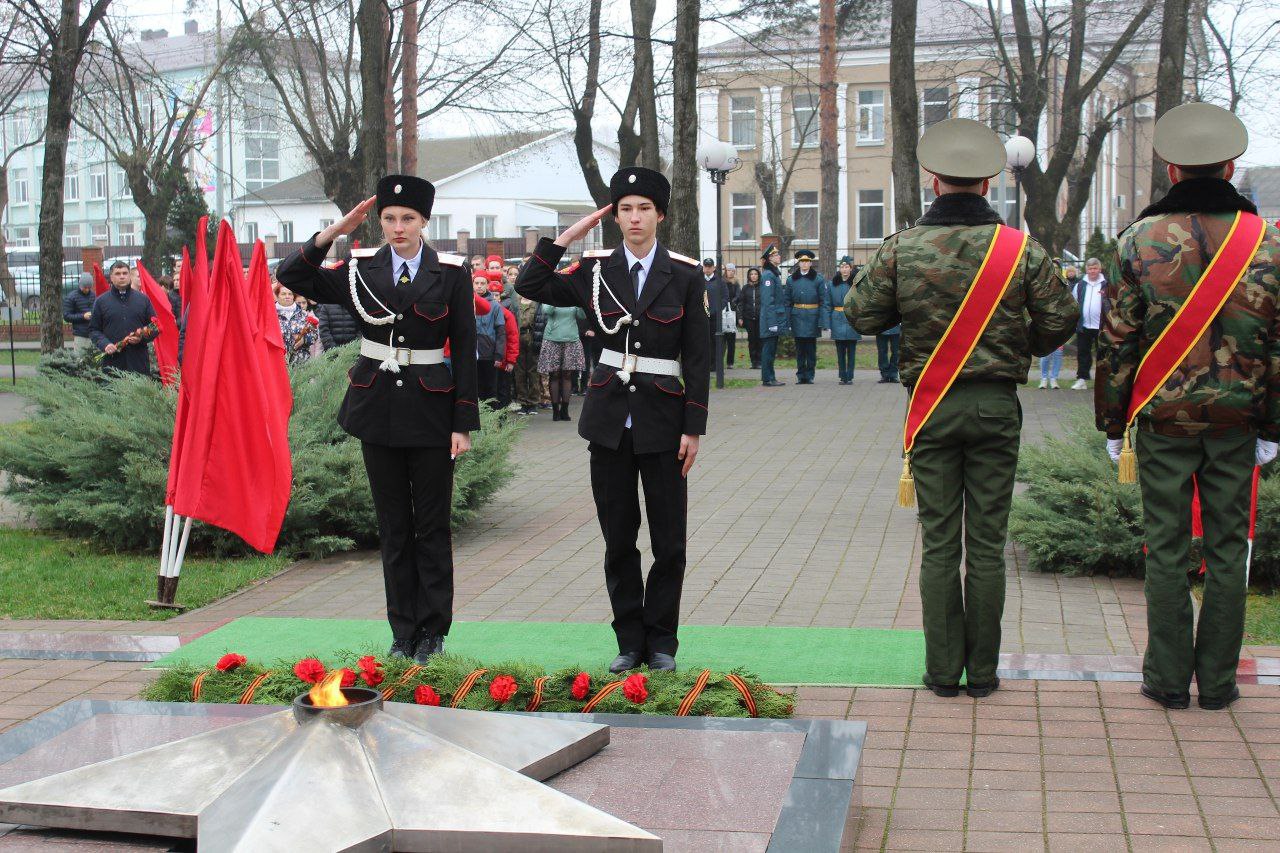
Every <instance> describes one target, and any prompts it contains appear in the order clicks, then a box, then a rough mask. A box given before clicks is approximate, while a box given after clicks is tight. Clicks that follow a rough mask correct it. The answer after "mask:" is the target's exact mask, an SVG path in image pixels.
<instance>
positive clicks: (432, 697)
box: [413, 684, 440, 705]
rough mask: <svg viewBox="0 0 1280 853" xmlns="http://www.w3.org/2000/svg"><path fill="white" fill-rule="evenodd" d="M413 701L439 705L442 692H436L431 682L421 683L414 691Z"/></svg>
mask: <svg viewBox="0 0 1280 853" xmlns="http://www.w3.org/2000/svg"><path fill="white" fill-rule="evenodd" d="M413 701H415V702H417V703H418V704H419V705H439V704H440V694H439V693H436V691H435V690H433V689H432V688H431V685H430V684H419V685H418V687H417V689H415V690H414V691H413Z"/></svg>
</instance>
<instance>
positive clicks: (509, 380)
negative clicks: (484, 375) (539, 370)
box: [489, 283, 520, 411]
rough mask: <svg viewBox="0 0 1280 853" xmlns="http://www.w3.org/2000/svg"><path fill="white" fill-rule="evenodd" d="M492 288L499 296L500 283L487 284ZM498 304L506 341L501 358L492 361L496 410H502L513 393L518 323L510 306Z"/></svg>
mask: <svg viewBox="0 0 1280 853" xmlns="http://www.w3.org/2000/svg"><path fill="white" fill-rule="evenodd" d="M494 288H497V292H496V293H495V294H494V295H495V296H497V297H498V298H501V297H502V285H501V284H498V283H493V284H490V285H489V289H490V290H493V289H494ZM498 305H499V306H500V307H501V308H502V314H503V317H504V319H505V320H506V326H505V327H504V328H505V329H506V332H507V341H506V346H505V347H504V348H503V353H502V359H501V360H500V361H496V362H494V366H495V367H497V369H498V383H497V384H498V410H499V411H502V410H503V409H506V408H508V407H510V405H511V400H512V398H513V396H514V393H515V392H514V381H513V380H514V377H515V369H516V359H518V358H519V357H520V324H519V322H517V321H516V315H515V314H513V313H512V312H511V309H510V308H508V307H507V306H505V305H503V304H502V303H501V302H499V303H498Z"/></svg>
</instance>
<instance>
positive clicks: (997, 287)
mask: <svg viewBox="0 0 1280 853" xmlns="http://www.w3.org/2000/svg"><path fill="white" fill-rule="evenodd" d="M1026 248H1027V235H1026V234H1025V233H1024V232H1022V231H1019V230H1018V229H1016V228H1010V227H1009V226H1007V225H997V226H996V233H995V234H993V235H992V236H991V245H990V246H989V247H987V255H986V257H985V258H983V259H982V266H980V267H978V274H977V275H976V276H974V278H973V284H972V285H970V287H969V292H968V293H966V294H965V297H964V301H963V302H961V303H960V310H958V311H956V316H955V317H953V318H952V320H951V325H950V326H948V327H947V331H946V332H945V333H944V334H943V335H942V340H940V341H938V346H937V347H936V348H935V349H934V350H933V352H932V353H931V354H930V355H929V360H928V361H926V362H925V363H924V369H923V370H921V371H920V377H919V378H918V379H917V380H916V385H915V390H913V391H912V392H911V403H910V404H909V405H908V406H907V422H906V425H905V426H904V428H903V431H902V451H903V452H904V453H910V452H911V447H912V445H914V444H915V441H916V435H918V434H919V432H920V430H921V429H922V428H923V427H924V425H925V422H926V421H928V420H929V416H930V415H932V414H933V410H934V409H936V408H937V407H938V404H939V403H941V402H942V398H943V397H945V396H946V394H947V391H949V390H950V389H951V385H952V384H953V383H954V382H955V381H956V377H957V376H959V375H960V370H961V369H962V368H963V367H964V365H965V362H966V361H968V360H969V356H970V355H971V354H972V353H973V349H974V347H976V346H977V345H978V340H979V339H980V338H981V337H982V333H983V332H984V331H986V328H987V324H988V323H990V322H991V317H992V315H993V314H995V312H996V306H997V305H999V304H1000V298H1001V297H1002V296H1004V292H1005V289H1006V288H1007V287H1008V286H1009V281H1010V280H1011V279H1012V278H1013V274H1014V271H1016V270H1017V269H1018V264H1019V262H1021V260H1022V254H1023V252H1025V251H1026Z"/></svg>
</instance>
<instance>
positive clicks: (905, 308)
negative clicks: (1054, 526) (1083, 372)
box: [844, 119, 1080, 698]
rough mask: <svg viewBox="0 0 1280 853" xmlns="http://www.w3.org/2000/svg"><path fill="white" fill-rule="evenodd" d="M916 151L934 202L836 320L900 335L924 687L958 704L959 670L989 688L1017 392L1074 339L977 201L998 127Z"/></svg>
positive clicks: (1062, 299) (984, 691)
mask: <svg viewBox="0 0 1280 853" xmlns="http://www.w3.org/2000/svg"><path fill="white" fill-rule="evenodd" d="M916 154H917V156H918V157H919V160H920V165H921V166H922V167H923V168H924V169H925V171H927V172H930V173H932V174H933V175H934V178H933V190H934V192H935V193H937V196H938V197H937V200H935V201H934V202H933V204H932V205H930V206H929V212H928V213H926V214H925V215H924V216H923V217H921V218H920V220H919V221H918V222H917V223H916V225H915V226H914V227H912V228H908V229H906V230H905V231H899V232H898V233H897V234H893V235H891V236H890V237H889V238H888V239H887V240H885V241H884V244H883V245H881V247H880V249H879V251H878V252H877V253H876V256H875V258H874V259H873V260H872V261H871V263H869V264H867V265H866V266H864V267H863V268H862V270H861V271H860V272H859V273H858V276H857V279H856V280H855V288H854V290H852V291H850V293H849V295H848V296H847V297H845V302H844V311H845V316H847V317H848V318H849V320H850V322H852V323H853V325H854V328H856V329H857V330H858V331H859V332H861V333H862V334H864V335H875V334H879V333H881V332H883V331H885V330H886V329H889V328H892V327H893V326H896V325H898V323H901V324H902V368H901V373H902V383H903V384H904V385H906V386H907V390H908V391H909V392H910V395H911V397H910V403H909V405H908V408H907V420H906V426H905V429H904V430H903V450H904V454H905V456H906V459H907V461H906V462H905V463H904V471H903V484H902V488H900V495H899V497H900V502H901V503H902V504H903V505H909V498H910V491H911V486H912V482H911V475H912V474H914V477H915V480H914V485H915V489H916V491H917V492H918V494H919V502H920V525H921V528H922V531H921V538H922V540H923V544H924V553H923V556H922V557H921V564H920V601H921V605H922V608H923V616H924V638H925V673H924V683H925V685H926V686H927V687H928V688H929V689H930V690H932V691H933V692H934V693H935V694H937V695H938V696H955V695H957V694H958V692H959V684H960V677H961V675H964V676H965V681H966V687H965V689H966V692H967V693H968V694H969V695H970V696H973V697H975V698H981V697H984V696H988V695H990V693H991V691H993V690H995V689H996V688H997V687H998V686H999V684H1000V680H999V679H998V678H997V677H996V659H997V657H998V656H999V654H1000V616H1001V613H1002V612H1003V610H1004V553H1003V552H1004V544H1005V532H1006V530H1007V527H1008V519H1009V502H1010V498H1011V497H1012V494H1013V478H1014V472H1015V469H1016V468H1017V464H1018V439H1019V431H1020V430H1021V427H1022V409H1021V407H1020V405H1019V403H1018V386H1019V385H1021V384H1023V383H1024V382H1026V381H1027V371H1028V369H1029V368H1030V366H1031V356H1032V355H1033V354H1034V355H1044V354H1047V353H1050V352H1053V351H1054V350H1055V349H1057V348H1058V347H1059V346H1060V345H1061V344H1062V343H1063V342H1065V341H1066V340H1067V339H1068V338H1070V337H1071V335H1072V333H1073V332H1075V328H1076V318H1077V317H1078V316H1079V313H1080V312H1079V308H1078V307H1077V306H1076V302H1075V299H1073V298H1072V296H1071V292H1070V290H1069V289H1068V288H1067V284H1066V282H1065V281H1063V280H1062V278H1061V277H1060V276H1059V275H1058V274H1057V272H1056V271H1055V269H1054V266H1053V263H1052V261H1051V260H1050V259H1049V256H1048V254H1047V253H1046V252H1045V250H1044V249H1043V248H1041V247H1040V245H1039V244H1038V243H1036V241H1035V240H1032V239H1030V238H1029V237H1028V236H1027V235H1026V234H1024V233H1023V232H1021V231H1018V230H1016V229H1013V228H1009V227H1007V226H1005V225H1003V224H1002V223H1001V221H1000V217H999V216H998V215H997V214H996V212H995V211H994V210H992V209H991V206H990V205H988V204H987V201H986V199H985V198H983V196H984V195H985V194H986V192H987V188H988V180H987V179H988V178H990V177H992V176H993V175H997V174H999V173H1000V170H1001V169H1003V168H1004V163H1005V151H1004V146H1003V145H1002V144H1001V143H1000V138H999V137H998V136H996V134H995V132H994V131H992V130H991V129H990V128H988V127H987V126H986V125H984V124H980V123H978V122H976V121H970V120H968V119H950V120H948V121H942V122H939V123H938V124H935V125H933V126H932V127H930V128H929V129H928V130H927V131H926V132H925V134H924V136H923V137H922V138H921V139H920V144H919V147H918V148H917V149H916ZM1028 317H1029V318H1030V324H1028V321H1027V318H1028ZM908 466H909V467H908ZM962 542H963V546H964V555H965V578H964V591H963V595H962V593H961V587H960V553H961V544H962Z"/></svg>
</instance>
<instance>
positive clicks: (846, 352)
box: [829, 255, 862, 385]
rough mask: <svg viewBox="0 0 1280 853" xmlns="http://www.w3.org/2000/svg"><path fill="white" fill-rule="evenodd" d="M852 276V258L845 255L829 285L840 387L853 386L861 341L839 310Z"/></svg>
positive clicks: (849, 288) (832, 338) (832, 333)
mask: <svg viewBox="0 0 1280 853" xmlns="http://www.w3.org/2000/svg"><path fill="white" fill-rule="evenodd" d="M853 276H854V270H853V258H851V257H849V256H848V255H845V256H844V257H842V258H841V259H840V265H839V267H838V268H837V269H836V274H835V275H834V276H833V277H832V278H831V284H830V285H829V286H830V288H831V304H832V305H834V306H835V307H836V310H835V311H833V312H832V314H831V340H832V341H834V342H835V345H836V365H837V367H838V368H839V370H840V384H841V385H852V384H853V369H854V363H855V362H856V361H857V360H858V341H860V340H862V335H859V334H858V333H857V332H856V331H854V328H853V326H852V325H850V324H849V318H847V317H845V316H844V312H843V311H841V310H840V307H841V306H842V305H844V298H845V297H846V296H848V295H849V291H850V290H852V289H853Z"/></svg>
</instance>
